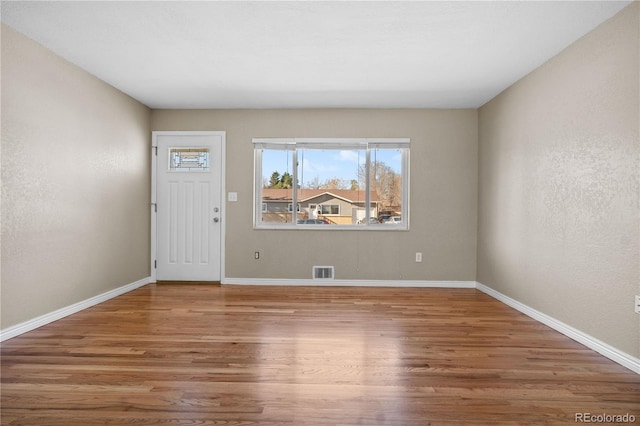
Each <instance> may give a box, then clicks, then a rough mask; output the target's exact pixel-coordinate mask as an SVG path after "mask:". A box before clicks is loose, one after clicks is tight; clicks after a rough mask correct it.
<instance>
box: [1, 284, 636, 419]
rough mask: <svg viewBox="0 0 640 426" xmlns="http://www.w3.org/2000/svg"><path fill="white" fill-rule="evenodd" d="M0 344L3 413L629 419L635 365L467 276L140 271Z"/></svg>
mask: <svg viewBox="0 0 640 426" xmlns="http://www.w3.org/2000/svg"><path fill="white" fill-rule="evenodd" d="M1 356H2V359H1V360H2V387H1V391H2V395H1V402H2V408H1V415H2V417H1V423H2V424H3V425H14V424H15V425H38V426H43V425H98V424H100V425H103V424H135V425H148V424H163V425H171V424H176V425H177V424H180V425H210V424H211V425H251V424H262V425H394V426H395V425H428V424H434V425H437V424H455V425H460V424H501V423H506V424H573V423H574V421H575V414H576V413H591V414H592V415H601V414H609V415H624V414H627V413H628V414H629V415H632V416H635V421H636V423H640V376H639V375H637V374H635V373H633V372H631V371H630V370H627V369H625V368H624V367H622V366H620V365H618V364H615V363H614V362H612V361H610V360H608V359H606V358H604V357H602V356H601V355H599V354H597V353H596V352H594V351H592V350H590V349H587V348H586V347H584V346H582V345H580V344H578V343H576V342H574V341H573V340H571V339H569V338H567V337H565V336H563V335H561V334H559V333H557V332H555V331H553V330H551V329H550V328H548V327H546V326H544V325H542V324H540V323H537V322H535V321H534V320H532V319H530V318H528V317H526V316H525V315H522V314H520V313H519V312H517V311H515V310H513V309H511V308H509V307H507V306H506V305H503V304H501V303H500V302H498V301H496V300H494V299H492V298H491V297H489V296H487V295H485V294H483V293H481V292H479V291H477V290H474V289H407V288H400V289H392V288H339V287H334V288H331V287H295V288H294V287H244V286H222V287H221V286H218V285H185V284H162V285H148V286H145V287H142V288H140V289H137V290H135V291H132V292H130V293H127V294H125V295H122V296H119V297H117V298H115V299H112V300H110V301H107V302H105V303H102V304H100V305H97V306H95V307H93V308H90V309H87V310H85V311H82V312H80V313H77V314H75V315H72V316H70V317H67V318H64V319H62V320H59V321H56V322H55V323H52V324H49V325H47V326H44V327H41V328H40V329H37V330H34V331H32V332H29V333H25V334H23V335H21V336H19V337H16V338H13V339H11V340H8V341H5V342H4V343H3V344H2V353H1Z"/></svg>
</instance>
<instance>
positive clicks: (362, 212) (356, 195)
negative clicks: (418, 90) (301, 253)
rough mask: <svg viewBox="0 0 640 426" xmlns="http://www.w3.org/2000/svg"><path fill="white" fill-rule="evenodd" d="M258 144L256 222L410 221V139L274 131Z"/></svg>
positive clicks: (360, 224) (376, 225) (336, 225)
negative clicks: (278, 134)
mask: <svg viewBox="0 0 640 426" xmlns="http://www.w3.org/2000/svg"><path fill="white" fill-rule="evenodd" d="M253 144H254V157H255V184H254V185H255V191H254V192H255V214H254V226H255V227H257V228H292V229H309V226H308V225H309V224H312V226H311V228H314V229H344V228H353V229H378V230H383V229H384V230H399V229H408V227H409V223H408V213H409V200H408V195H409V190H408V184H409V139H406V138H401V139H387V138H383V139H375V138H366V139H307V138H304V139H300V138H296V139H271V138H269V139H254V140H253ZM293 205H296V206H297V209H296V211H295V212H294V211H293V208H292V206H293ZM267 206H268V207H267ZM300 224H305V225H307V226H298V225H300ZM314 224H323V225H326V224H329V225H333V226H322V225H317V226H316V225H314ZM388 225H393V226H388Z"/></svg>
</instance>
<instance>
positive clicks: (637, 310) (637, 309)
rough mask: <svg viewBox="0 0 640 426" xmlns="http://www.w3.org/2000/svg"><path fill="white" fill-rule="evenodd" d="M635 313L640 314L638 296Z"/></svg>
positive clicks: (638, 297)
mask: <svg viewBox="0 0 640 426" xmlns="http://www.w3.org/2000/svg"><path fill="white" fill-rule="evenodd" d="M635 311H636V314H640V296H636V307H635Z"/></svg>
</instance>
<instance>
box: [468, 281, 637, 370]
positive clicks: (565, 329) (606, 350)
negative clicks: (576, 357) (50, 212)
mask: <svg viewBox="0 0 640 426" xmlns="http://www.w3.org/2000/svg"><path fill="white" fill-rule="evenodd" d="M476 288H477V289H478V290H480V291H481V292H483V293H485V294H488V295H489V296H491V297H493V298H494V299H497V300H499V301H500V302H502V303H504V304H505V305H508V306H511V307H512V308H514V309H516V310H517V311H520V312H522V313H523V314H525V315H527V316H529V317H531V318H533V319H534V320H536V321H538V322H541V323H542V324H544V325H547V326H549V327H551V328H553V329H554V330H556V331H559V332H560V333H562V334H564V335H565V336H567V337H569V338H571V339H573V340H575V341H576V342H578V343H582V344H583V345H585V346H586V347H588V348H590V349H593V350H594V351H596V352H598V353H599V354H601V355H603V356H605V357H607V358H609V359H610V360H612V361H614V362H617V363H618V364H620V365H622V366H624V367H626V368H628V369H629V370H631V371H633V372H635V373H637V374H640V359H638V358H636V357H634V356H632V355H629V354H628V353H626V352H622V351H620V350H619V349H616V348H614V347H613V346H611V345H609V344H607V343H604V342H603V341H601V340H598V339H596V338H595V337H593V336H591V335H589V334H587V333H585V332H583V331H580V330H578V329H576V328H573V327H571V326H570V325H567V324H565V323H563V322H562V321H559V320H557V319H555V318H553V317H550V316H549V315H547V314H543V313H542V312H540V311H538V310H536V309H533V308H532V307H530V306H527V305H525V304H524V303H520V302H518V301H517V300H515V299H512V298H510V297H509V296H506V295H504V294H502V293H500V292H499V291H496V290H494V289H492V288H491V287H487V286H486V285H484V284H481V283H476Z"/></svg>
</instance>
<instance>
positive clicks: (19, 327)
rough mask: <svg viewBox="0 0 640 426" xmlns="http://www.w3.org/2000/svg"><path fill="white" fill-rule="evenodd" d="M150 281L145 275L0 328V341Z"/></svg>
mask: <svg viewBox="0 0 640 426" xmlns="http://www.w3.org/2000/svg"><path fill="white" fill-rule="evenodd" d="M150 282H151V277H146V278H143V279H141V280H138V281H136V282H133V283H131V284H126V285H123V286H122V287H118V288H115V289H113V290H110V291H107V292H106V293H102V294H99V295H97V296H94V297H91V298H89V299H86V300H83V301H81V302H78V303H74V304H73V305H70V306H67V307H64V308H62V309H58V310H57V311H53V312H50V313H48V314H45V315H41V316H39V317H37V318H34V319H31V320H29V321H25V322H23V323H20V324H16V325H14V326H11V327H7V328H5V329H4V330H0V342H4V341H5V340H7V339H11V338H12V337H16V336H18V335H20V334H22V333H26V332H27V331H31V330H35V329H36V328H38V327H42V326H43V325H46V324H49V323H51V322H54V321H57V320H59V319H61V318H64V317H66V316H69V315H71V314H75V313H76V312H80V311H82V310H83V309H87V308H90V307H92V306H94V305H97V304H98V303H102V302H105V301H107V300H109V299H113V298H114V297H116V296H120V295H121V294H124V293H127V292H129V291H131V290H135V289H137V288H139V287H142V286H143V285H146V284H149V283H150Z"/></svg>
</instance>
